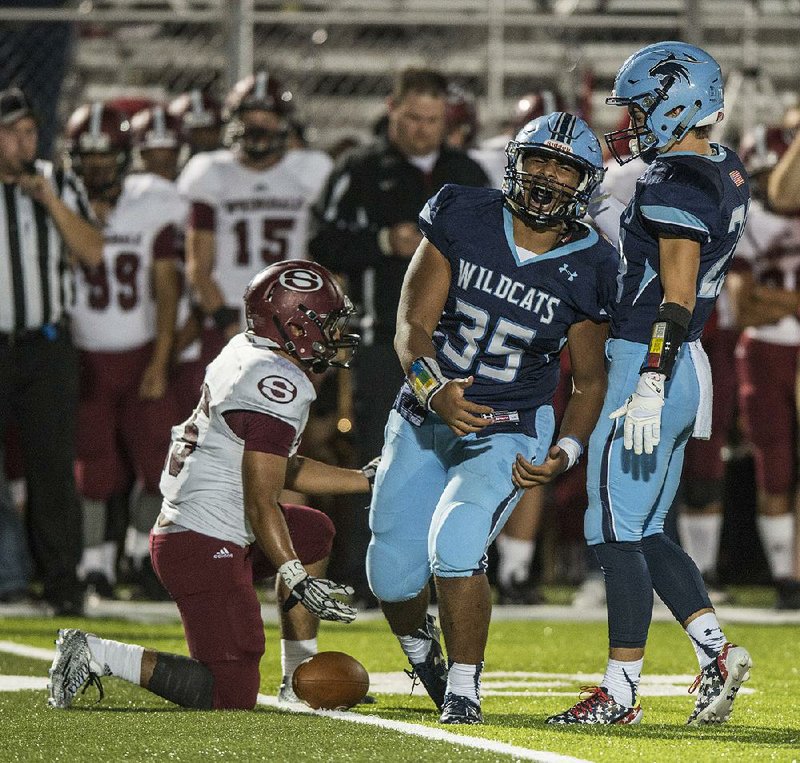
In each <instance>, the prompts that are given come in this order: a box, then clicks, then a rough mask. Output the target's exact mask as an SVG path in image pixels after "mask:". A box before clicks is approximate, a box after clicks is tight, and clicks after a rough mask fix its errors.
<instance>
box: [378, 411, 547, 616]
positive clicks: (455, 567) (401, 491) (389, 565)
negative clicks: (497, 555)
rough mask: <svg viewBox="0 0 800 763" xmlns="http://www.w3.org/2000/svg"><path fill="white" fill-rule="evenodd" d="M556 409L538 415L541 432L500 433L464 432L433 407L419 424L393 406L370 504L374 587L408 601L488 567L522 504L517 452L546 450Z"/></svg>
mask: <svg viewBox="0 0 800 763" xmlns="http://www.w3.org/2000/svg"><path fill="white" fill-rule="evenodd" d="M554 426H555V421H554V416H553V409H552V408H551V407H550V406H543V407H541V408H540V409H539V410H538V412H537V415H536V432H537V435H536V437H530V436H527V435H524V434H514V433H509V434H506V433H498V434H492V435H488V436H485V437H477V436H476V435H474V434H469V435H466V436H465V437H457V436H456V435H455V434H453V432H452V431H451V430H450V428H449V427H448V426H447V425H446V424H444V422H443V421H442V419H441V418H439V417H438V416H437V415H435V414H433V413H430V414H428V418H427V419H426V421H425V422H424V423H423V424H422V426H419V427H415V426H412V425H411V424H409V423H408V422H407V421H406V420H405V419H403V418H402V417H401V416H400V414H399V413H397V412H396V411H392V412H391V413H390V414H389V420H388V422H387V424H386V430H385V440H384V445H383V453H382V459H381V464H380V467H379V468H378V473H377V475H376V477H375V489H374V491H373V493H372V505H371V507H370V517H369V520H370V529H371V530H372V540H371V541H370V544H369V549H368V550H367V577H368V579H369V584H370V588H371V589H372V592H373V593H374V594H375V596H377V597H378V599H380V600H381V601H389V602H397V601H406V600H408V599H412V598H413V597H414V596H416V595H417V594H418V593H419V592H420V591H421V590H422V589H423V588H424V587H425V585H426V584H427V583H428V580H429V579H430V576H431V573H433V574H434V575H437V576H439V577H469V576H471V575H479V574H481V573H483V572H485V571H486V550H487V548H488V547H489V544H490V543H491V542H492V541H493V540H494V539H495V537H496V536H497V534H498V533H499V532H500V530H502V528H503V525H504V524H505V523H506V520H507V519H508V517H509V516H510V514H511V512H512V511H513V510H514V507H515V506H516V505H517V502H518V501H519V498H520V496H521V495H522V491H521V490H517V489H516V488H515V487H514V485H513V484H512V482H511V466H512V464H513V463H514V459H515V458H516V455H517V453H522V454H523V455H524V456H526V457H527V458H528V460H530V461H532V462H534V463H542V462H543V461H544V458H545V456H546V455H547V451H548V448H549V447H550V443H551V441H552V437H553V430H554Z"/></svg>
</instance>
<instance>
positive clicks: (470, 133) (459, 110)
mask: <svg viewBox="0 0 800 763" xmlns="http://www.w3.org/2000/svg"><path fill="white" fill-rule="evenodd" d="M444 113H445V121H446V123H447V134H448V136H451V135H452V133H454V132H456V131H458V132H459V133H460V142H459V143H458V145H457V147H458V148H464V149H467V148H471V147H472V146H473V144H474V143H475V138H476V137H477V135H478V109H477V107H476V106H475V99H474V98H472V96H471V95H469V94H468V93H467V92H466V91H465V90H463V89H462V88H460V87H458V86H457V85H452V84H451V85H448V87H447V102H446V104H445V112H444ZM452 145H454V146H455V145H456V142H453V143H452Z"/></svg>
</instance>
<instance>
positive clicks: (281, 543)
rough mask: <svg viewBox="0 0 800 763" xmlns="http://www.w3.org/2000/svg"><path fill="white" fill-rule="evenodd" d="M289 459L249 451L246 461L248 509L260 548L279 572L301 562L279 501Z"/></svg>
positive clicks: (244, 466)
mask: <svg viewBox="0 0 800 763" xmlns="http://www.w3.org/2000/svg"><path fill="white" fill-rule="evenodd" d="M286 465H287V459H286V458H284V457H283V456H276V455H274V454H272V453H261V452H259V451H253V450H246V451H245V452H244V457H243V458H242V485H243V489H244V509H245V515H246V516H247V520H248V522H250V526H251V527H252V528H253V534H254V535H255V536H256V541H257V542H258V545H259V546H261V548H262V549H263V551H264V553H265V554H266V555H267V558H268V559H269V560H270V562H272V564H273V565H274V566H275V569H278V568H280V567H281V565H283V564H284V563H285V562H288V561H291V560H292V559H296V558H297V552H296V551H295V550H294V546H293V545H292V539H291V538H290V537H289V528H288V527H287V526H286V520H285V519H284V517H283V512H282V511H281V508H280V505H279V504H278V497H279V496H280V494H281V491H282V490H283V487H284V482H285V479H286Z"/></svg>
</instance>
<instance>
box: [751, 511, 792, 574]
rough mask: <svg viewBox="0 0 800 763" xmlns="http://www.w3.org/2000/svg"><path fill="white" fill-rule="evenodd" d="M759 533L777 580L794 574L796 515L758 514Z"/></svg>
mask: <svg viewBox="0 0 800 763" xmlns="http://www.w3.org/2000/svg"><path fill="white" fill-rule="evenodd" d="M758 533H759V535H760V536H761V543H762V545H763V546H764V553H765V554H766V556H767V561H768V562H769V569H770V572H771V573H772V577H773V578H775V580H781V579H783V578H790V577H791V576H792V568H793V564H792V555H793V552H794V517H793V516H792V514H791V513H788V514H778V515H777V516H766V515H764V514H759V516H758Z"/></svg>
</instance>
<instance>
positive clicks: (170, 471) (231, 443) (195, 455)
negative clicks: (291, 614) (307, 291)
mask: <svg viewBox="0 0 800 763" xmlns="http://www.w3.org/2000/svg"><path fill="white" fill-rule="evenodd" d="M315 398H316V392H315V390H314V386H313V385H312V384H311V381H310V380H309V378H308V376H306V374H305V373H304V372H303V371H302V370H301V369H300V368H298V367H297V366H296V365H295V364H294V363H292V362H291V361H290V360H288V359H287V358H284V357H283V356H281V355H278V354H277V353H276V352H273V351H272V350H270V349H269V348H267V347H266V346H265V344H264V343H263V340H259V339H258V338H255V337H253V336H251V335H249V334H245V333H242V334H237V335H236V336H235V337H233V339H231V341H230V342H228V344H227V345H226V346H225V348H224V349H223V350H222V352H221V353H220V354H219V355H218V356H217V357H216V359H215V360H214V361H212V362H211V363H210V364H209V365H208V368H207V369H206V376H205V381H204V383H203V393H202V396H201V399H200V402H199V404H198V406H197V408H196V409H195V411H194V413H193V414H192V415H191V416H190V417H189V419H187V420H186V421H185V422H184V423H183V424H179V425H178V426H176V427H173V428H172V446H171V447H170V452H169V455H168V456H167V462H166V464H165V465H164V471H163V472H162V474H161V493H162V495H163V496H164V502H163V504H162V512H163V513H164V515H165V516H166V517H167V518H168V519H169V520H171V521H172V522H175V523H176V524H178V525H181V526H182V527H186V528H188V529H190V530H194V531H195V532H198V533H202V534H203V535H209V536H211V537H213V538H220V539H221V540H227V541H230V542H231V543H236V544H237V545H239V546H245V545H248V544H249V543H252V542H253V541H254V540H255V536H254V535H253V531H252V529H251V527H250V524H249V522H248V521H247V518H246V517H245V511H244V495H243V484H242V457H243V455H244V441H243V440H241V439H240V438H239V437H237V436H236V435H235V434H234V433H233V432H232V431H231V429H230V427H229V426H228V424H227V423H226V421H225V418H224V414H225V413H226V412H227V411H253V412H256V413H266V414H268V415H269V416H272V417H274V418H276V419H280V420H281V421H284V422H286V423H287V424H289V425H290V426H291V427H292V429H294V431H295V432H296V433H297V434H296V437H295V441H294V443H293V444H292V446H291V449H290V451H289V455H294V453H295V452H296V451H297V448H298V446H299V445H300V437H301V435H302V433H303V429H305V426H306V422H307V421H308V410H309V407H310V406H311V403H312V402H313V401H314V399H315Z"/></svg>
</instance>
